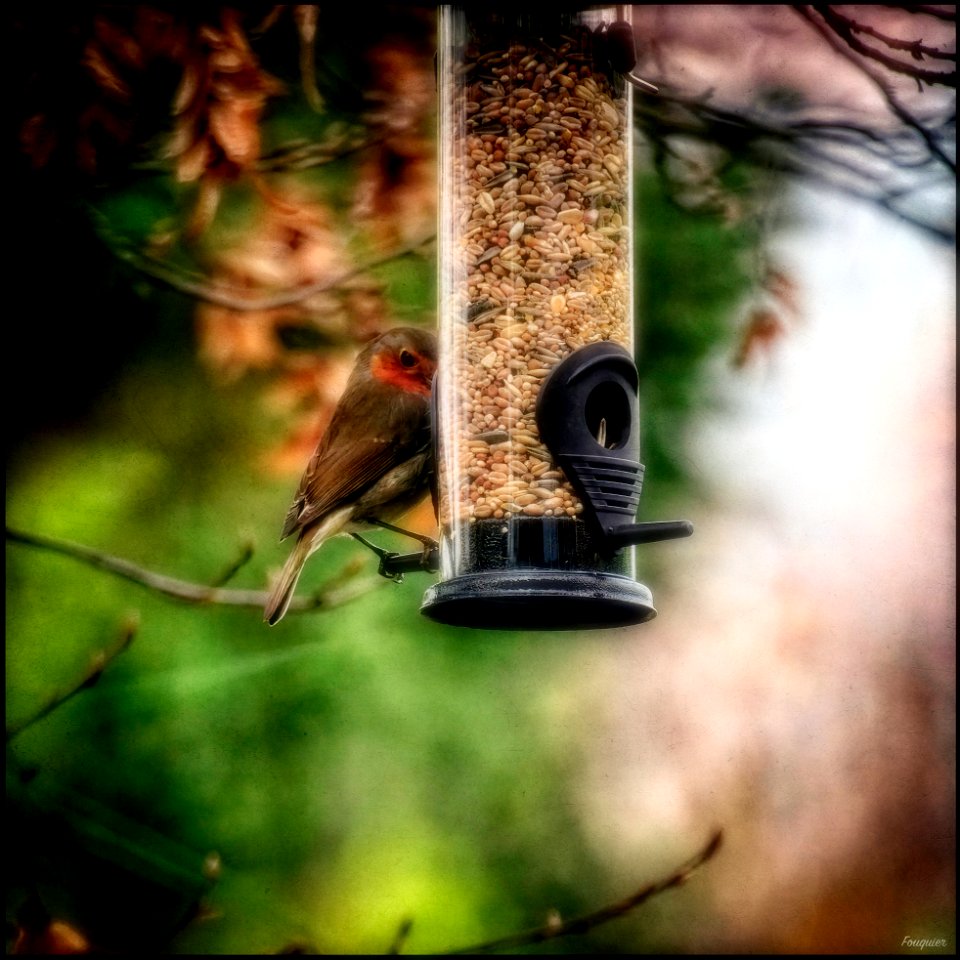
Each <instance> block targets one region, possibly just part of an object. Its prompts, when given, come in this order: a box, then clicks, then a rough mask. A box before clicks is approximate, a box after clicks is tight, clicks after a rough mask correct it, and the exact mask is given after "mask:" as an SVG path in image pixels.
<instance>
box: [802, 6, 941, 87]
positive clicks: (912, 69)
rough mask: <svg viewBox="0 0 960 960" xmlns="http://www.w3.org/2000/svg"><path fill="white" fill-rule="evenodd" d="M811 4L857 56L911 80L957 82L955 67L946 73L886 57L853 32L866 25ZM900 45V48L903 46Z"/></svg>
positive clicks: (910, 47)
mask: <svg viewBox="0 0 960 960" xmlns="http://www.w3.org/2000/svg"><path fill="white" fill-rule="evenodd" d="M813 8H814V10H816V11H817V13H819V14H820V16H821V17H823V19H824V21H825V22H826V24H827V25H828V26H829V27H830V29H831V30H833V32H834V33H835V34H836V35H837V36H838V37H840V39H841V40H843V42H844V43H845V44H847V46H849V47H850V49H851V50H855V51H856V52H857V53H859V54H860V55H861V56H864V57H869V58H870V59H871V60H876V62H877V63H879V64H881V65H883V66H884V67H886V68H887V69H888V70H892V71H893V72H894V73H902V74H904V75H906V76H908V77H912V78H913V79H914V80H923V81H925V82H926V83H929V84H935V83H942V84H943V85H944V86H947V87H955V86H956V85H957V74H956V72H955V71H954V72H952V73H946V72H941V71H939V70H924V69H923V68H921V67H918V66H916V65H914V64H910V63H904V62H903V61H902V60H898V59H897V58H896V57H890V56H888V55H887V54H885V53H883V52H882V51H880V50H876V49H874V48H873V47H868V46H867V45H866V44H865V43H864V42H863V41H862V40H860V39H859V38H858V37H857V36H856V33H858V32H863V33H867V32H868V31H869V29H870V28H868V27H865V26H862V25H861V24H859V23H857V22H856V21H855V20H850V19H849V18H848V17H845V16H843V15H842V14H840V13H837V11H836V10H833V9H832V8H831V7H829V6H827V5H826V4H820V3H818V4H814V6H813ZM879 39H881V40H883V41H884V42H887V43H890V42H891V41H890V40H889V39H888V38H887V37H884V36H883V35H880V36H879ZM899 42H900V43H901V44H905V49H907V50H911V51H913V52H914V55H915V56H917V55H918V54H919V53H920V48H919V46H918V45H911V44H910V43H909V42H907V41H899ZM918 44H919V41H918ZM901 49H904V47H902V48H901ZM928 50H929V51H933V52H936V53H938V52H939V51H935V50H934V48H928ZM954 59H956V54H954Z"/></svg>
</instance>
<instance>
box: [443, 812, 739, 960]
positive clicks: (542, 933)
mask: <svg viewBox="0 0 960 960" xmlns="http://www.w3.org/2000/svg"><path fill="white" fill-rule="evenodd" d="M722 839H723V831H720V830H718V831H717V832H716V833H715V834H714V835H713V836H712V837H711V838H710V841H709V842H708V843H707V845H706V846H705V847H704V848H703V849H702V850H701V851H700V852H699V853H698V854H697V855H696V856H694V857H693V858H692V859H690V860H688V861H687V862H686V863H685V864H684V865H683V866H681V867H679V868H677V869H676V870H675V871H674V872H673V873H671V874H670V875H669V876H668V877H664V879H663V880H659V881H657V882H656V883H652V884H650V885H648V886H645V887H641V888H640V889H639V890H637V891H636V892H635V893H632V894H631V895H630V896H629V897H626V898H625V899H623V900H620V901H618V902H617V903H611V904H608V905H607V906H605V907H601V908H600V909H599V910H595V911H594V912H593V913H587V914H584V915H583V916H580V917H576V918H574V919H573V920H560V921H556V922H552V923H548V924H546V925H545V926H542V927H536V928H534V929H533V930H526V931H524V932H522V933H514V934H511V935H509V936H506V937H500V938H499V939H497V940H488V941H487V942H486V943H479V944H476V945H475V946H472V947H464V948H462V949H459V950H451V951H449V952H448V953H446V954H443V956H458V955H460V954H468V953H490V952H492V951H494V950H507V949H512V948H515V947H525V946H528V945H530V944H533V943H544V942H546V941H547V940H556V939H557V938H558V937H569V936H571V935H572V934H580V933H586V932H587V931H588V930H592V929H593V928H594V927H598V926H600V924H603V923H608V922H609V921H610V920H615V919H616V918H617V917H622V916H623V915H624V914H625V913H629V912H630V911H631V910H634V909H636V908H637V907H639V906H640V905H641V904H642V903H646V901H647V900H649V899H650V898H651V897H655V896H657V894H660V893H663V892H664V891H666V890H670V889H672V888H673V887H679V886H681V885H682V884H684V883H686V882H687V880H688V879H689V878H690V876H691V875H692V874H693V873H694V871H695V870H697V869H698V868H699V867H701V866H702V865H703V864H704V863H706V862H707V861H708V860H709V859H710V858H711V857H712V856H713V855H714V854H715V853H716V852H717V850H719V848H720V844H721V841H722Z"/></svg>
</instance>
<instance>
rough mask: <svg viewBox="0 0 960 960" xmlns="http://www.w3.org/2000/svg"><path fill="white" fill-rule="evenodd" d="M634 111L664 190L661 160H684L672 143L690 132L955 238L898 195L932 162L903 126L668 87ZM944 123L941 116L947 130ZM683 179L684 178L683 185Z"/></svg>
mask: <svg viewBox="0 0 960 960" xmlns="http://www.w3.org/2000/svg"><path fill="white" fill-rule="evenodd" d="M638 99H639V98H638ZM634 115H635V117H636V121H637V126H638V128H639V129H640V130H641V131H642V133H643V134H644V135H645V137H646V138H647V140H648V141H649V143H650V144H651V147H652V148H653V151H654V160H655V162H656V164H657V167H658V170H659V172H660V176H661V180H662V182H663V183H664V185H665V186H666V188H667V189H668V190H675V189H676V185H675V184H673V183H672V179H673V178H672V175H671V173H670V171H669V169H668V168H667V165H666V163H665V160H666V159H667V158H668V157H671V156H672V157H677V159H679V160H683V159H684V158H683V157H682V155H681V154H680V153H678V151H677V150H676V148H675V147H674V146H673V145H672V144H673V143H674V141H677V140H678V139H681V138H687V139H692V140H694V141H696V142H697V143H700V144H703V145H705V146H719V147H721V148H723V149H724V150H727V151H729V152H730V154H731V155H734V156H741V157H745V158H747V159H748V160H749V161H750V162H752V163H754V164H756V165H758V166H760V167H762V168H764V169H767V170H770V171H778V172H782V173H787V174H790V175H792V176H797V177H800V178H803V179H807V180H811V181H813V182H815V183H820V184H822V185H825V186H827V187H829V188H831V189H836V190H840V191H843V192H845V193H847V194H848V195H850V196H853V197H857V198H858V199H862V200H867V201H869V202H871V203H874V204H876V205H877V206H879V207H880V208H881V209H882V210H884V211H885V212H887V213H889V214H891V215H893V216H895V217H897V218H898V219H900V220H902V221H903V222H904V223H907V224H909V225H910V226H911V227H914V228H919V229H921V230H923V231H925V232H926V233H928V234H929V235H931V236H933V237H935V238H937V239H938V240H943V241H946V242H948V243H949V242H953V241H954V240H955V233H954V230H953V229H952V228H951V227H950V226H948V225H946V224H941V223H939V222H936V221H931V220H927V219H923V218H922V217H920V216H916V215H914V214H912V213H911V212H910V211H909V210H907V209H904V205H903V200H904V199H905V198H906V197H908V196H909V195H910V194H911V193H913V192H915V191H917V190H919V189H921V188H922V187H923V186H924V185H925V184H924V183H922V182H920V181H919V180H918V179H917V178H916V176H915V174H913V171H914V170H916V169H918V168H922V167H924V166H927V165H932V164H934V162H935V161H934V160H933V158H932V157H931V156H930V154H929V153H928V152H927V151H926V150H925V149H924V147H923V144H921V143H920V142H919V141H918V140H917V139H916V138H915V137H913V135H912V134H911V133H910V132H909V131H908V130H906V129H901V130H900V131H899V132H896V131H895V132H892V133H886V132H879V131H877V130H875V129H872V128H871V127H870V126H868V125H867V124H865V123H856V122H854V121H852V120H844V121H843V122H836V121H825V120H818V119H816V118H814V117H811V116H810V114H809V113H806V112H805V113H803V114H801V115H800V116H797V117H792V118H787V119H782V118H780V117H777V118H776V119H774V118H771V117H770V116H769V115H759V114H757V115H755V114H753V113H751V112H750V111H747V110H736V111H735V110H726V109H723V108H722V107H718V106H713V105H712V104H710V103H709V102H708V101H707V98H706V97H704V96H700V97H690V96H681V95H671V94H669V93H663V94H661V95H660V96H659V97H656V98H643V100H642V102H637V103H635V106H634ZM946 125H947V121H944V125H943V128H944V129H946ZM832 141H835V142H836V143H837V144H842V143H847V144H849V145H850V146H851V147H852V148H853V149H852V150H844V151H837V150H831V149H830V144H831V142H832ZM867 161H871V162H867ZM906 171H911V177H912V179H911V181H910V184H909V185H905V184H904V183H903V182H902V181H903V177H902V175H903V174H904V173H905V172H906ZM683 186H685V185H683V184H681V189H682V188H683ZM675 199H676V198H675Z"/></svg>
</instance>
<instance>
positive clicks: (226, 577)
mask: <svg viewBox="0 0 960 960" xmlns="http://www.w3.org/2000/svg"><path fill="white" fill-rule="evenodd" d="M252 557H253V544H252V543H245V544H244V545H243V550H242V552H241V554H240V556H239V557H237V559H236V560H234V561H233V563H231V564H230V566H228V567H227V569H226V570H224V571H223V573H221V574H220V576H219V577H217V578H216V579H215V580H214V581H213V583H212V584H210V586H211V587H222V586H225V585H226V584H228V583H229V582H230V581H231V580H232V579H233V578H234V577H235V576H236V575H237V574H238V573H239V572H240V570H241V569H242V568H243V567H244V566H246V564H247V563H249V561H250V559H251V558H252Z"/></svg>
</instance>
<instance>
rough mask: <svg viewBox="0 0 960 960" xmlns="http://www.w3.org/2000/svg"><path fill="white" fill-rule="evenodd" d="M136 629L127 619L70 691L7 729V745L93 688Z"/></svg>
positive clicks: (133, 618)
mask: <svg viewBox="0 0 960 960" xmlns="http://www.w3.org/2000/svg"><path fill="white" fill-rule="evenodd" d="M137 627H138V623H137V620H136V618H135V617H131V618H129V619H128V620H127V621H126V622H125V623H124V624H123V628H122V630H121V632H120V638H119V640H118V641H117V642H116V643H114V645H113V646H112V647H110V648H109V649H107V650H99V651H97V653H96V654H95V656H94V657H93V659H92V660H91V662H90V666H89V668H88V669H87V671H86V673H84V674H83V676H82V677H81V678H80V679H79V680H78V681H77V682H76V683H75V684H74V685H73V686H72V687H70V689H68V690H66V691H64V692H63V693H57V694H55V695H54V696H53V697H52V698H51V699H50V701H49V702H48V703H46V704H44V706H43V707H41V708H40V709H39V710H38V711H37V712H36V713H35V714H33V716H31V717H28V718H27V719H26V720H21V721H20V723H16V724H11V725H10V726H8V727H7V729H6V737H7V743H9V742H10V741H11V740H12V739H13V738H14V737H16V736H17V735H18V734H21V733H23V731H24V730H26V729H27V728H28V727H32V726H33V725H34V724H35V723H37V722H38V721H40V720H42V719H43V718H44V717H48V716H50V714H51V713H53V711H54V710H56V709H57V708H58V707H62V706H63V705H64V704H65V703H66V702H67V701H68V700H72V699H73V698H74V697H75V696H76V695H77V694H78V693H81V692H82V691H84V690H89V689H90V688H91V687H92V686H94V685H95V684H96V683H97V681H98V680H99V679H100V677H101V676H102V675H103V671H104V670H106V669H107V667H108V666H109V665H110V664H111V663H112V662H113V661H114V660H115V659H116V658H117V657H118V656H120V654H121V653H123V652H124V650H126V649H127V648H128V647H129V646H130V644H131V643H133V638H134V636H135V635H136V632H137Z"/></svg>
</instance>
